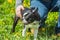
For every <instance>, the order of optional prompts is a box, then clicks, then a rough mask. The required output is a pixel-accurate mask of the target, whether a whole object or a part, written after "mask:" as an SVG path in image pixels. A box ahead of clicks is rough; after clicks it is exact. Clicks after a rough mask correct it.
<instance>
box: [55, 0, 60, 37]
mask: <svg viewBox="0 0 60 40" xmlns="http://www.w3.org/2000/svg"><path fill="white" fill-rule="evenodd" d="M56 5H57V7H58V8H59V11H58V15H59V16H58V23H57V26H56V27H55V32H56V34H57V36H60V0H58V1H57V3H56Z"/></svg>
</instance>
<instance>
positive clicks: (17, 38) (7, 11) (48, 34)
mask: <svg viewBox="0 0 60 40" xmlns="http://www.w3.org/2000/svg"><path fill="white" fill-rule="evenodd" d="M14 7H15V0H13V3H11V4H10V3H8V2H7V0H5V2H3V3H2V4H0V40H33V34H31V33H29V32H26V37H22V30H23V24H22V22H21V21H18V24H17V26H16V28H15V30H16V31H15V32H14V33H12V34H10V32H11V29H12V25H13V20H14V15H15V11H14V10H15V8H14ZM57 19H58V12H54V13H53V12H51V13H49V14H48V17H47V20H46V22H45V23H46V26H45V27H42V28H41V30H40V31H39V33H38V37H37V40H56V39H57V40H60V37H57V36H56V35H55V32H54V31H55V30H54V28H55V26H56V23H57Z"/></svg>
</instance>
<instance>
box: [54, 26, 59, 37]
mask: <svg viewBox="0 0 60 40" xmlns="http://www.w3.org/2000/svg"><path fill="white" fill-rule="evenodd" d="M55 34H56V35H57V36H60V27H59V28H58V27H55Z"/></svg>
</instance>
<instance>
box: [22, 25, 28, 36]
mask: <svg viewBox="0 0 60 40" xmlns="http://www.w3.org/2000/svg"><path fill="white" fill-rule="evenodd" d="M26 29H27V28H26V26H25V25H24V29H23V31H22V36H23V37H24V36H25V35H26Z"/></svg>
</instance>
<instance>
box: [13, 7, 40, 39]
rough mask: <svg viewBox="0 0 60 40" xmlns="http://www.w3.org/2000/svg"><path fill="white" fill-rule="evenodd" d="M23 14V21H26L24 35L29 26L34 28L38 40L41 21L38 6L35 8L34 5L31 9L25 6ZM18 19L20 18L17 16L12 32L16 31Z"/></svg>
mask: <svg viewBox="0 0 60 40" xmlns="http://www.w3.org/2000/svg"><path fill="white" fill-rule="evenodd" d="M22 16H23V18H22V21H23V23H24V29H23V31H22V36H25V34H26V30H27V29H28V28H33V29H34V40H36V38H37V33H38V28H39V23H40V16H39V14H38V8H34V7H33V8H30V9H28V8H25V10H24V11H23V12H22ZM18 20H19V18H18V17H17V16H15V19H14V23H13V29H12V32H14V31H15V27H16V24H17V21H18ZM32 25H33V26H32Z"/></svg>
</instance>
